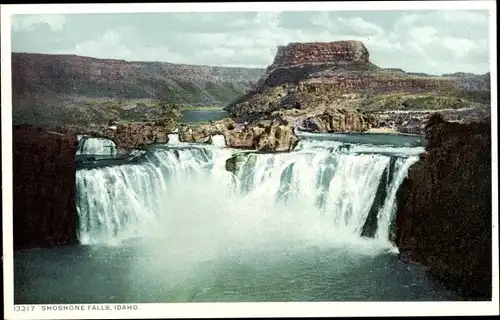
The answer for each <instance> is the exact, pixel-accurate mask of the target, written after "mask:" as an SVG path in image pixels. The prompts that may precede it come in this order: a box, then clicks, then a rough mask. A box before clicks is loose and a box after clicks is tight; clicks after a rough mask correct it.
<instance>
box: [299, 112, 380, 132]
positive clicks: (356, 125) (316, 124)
mask: <svg viewBox="0 0 500 320" xmlns="http://www.w3.org/2000/svg"><path fill="white" fill-rule="evenodd" d="M377 126H378V121H377V119H376V118H375V117H374V116H373V115H371V114H365V113H363V112H361V111H360V110H351V111H349V110H347V109H345V108H340V109H327V110H325V112H324V113H322V114H319V115H313V116H308V117H306V118H305V119H303V120H301V121H300V123H299V129H301V130H303V131H311V132H320V133H326V132H364V131H367V130H369V129H371V128H374V127H377Z"/></svg>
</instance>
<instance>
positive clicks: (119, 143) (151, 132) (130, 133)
mask: <svg viewBox="0 0 500 320" xmlns="http://www.w3.org/2000/svg"><path fill="white" fill-rule="evenodd" d="M172 130H173V125H165V124H163V123H156V122H131V123H123V124H117V125H113V126H101V125H95V126H92V127H76V126H71V127H66V128H64V130H63V131H64V132H68V133H75V134H83V135H87V136H90V137H98V138H105V139H109V140H112V141H113V142H114V143H115V144H116V148H117V151H118V152H119V153H123V152H126V151H130V150H133V149H138V148H142V147H145V146H147V145H150V144H153V143H167V142H168V134H170V133H171V132H172Z"/></svg>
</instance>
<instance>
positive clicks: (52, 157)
mask: <svg viewBox="0 0 500 320" xmlns="http://www.w3.org/2000/svg"><path fill="white" fill-rule="evenodd" d="M12 145H13V150H12V157H13V159H12V160H13V162H12V163H13V168H12V171H13V191H14V193H13V223H14V226H13V233H14V248H15V249H21V248H30V247H45V246H55V245H63V244H68V243H73V242H75V241H76V227H77V214H76V205H75V196H76V190H75V189H76V181H75V174H76V163H75V153H76V148H77V138H76V136H75V135H70V134H57V133H51V132H48V131H45V130H42V129H36V128H33V127H30V126H15V127H13V131H12Z"/></svg>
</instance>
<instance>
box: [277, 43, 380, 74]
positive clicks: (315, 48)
mask: <svg viewBox="0 0 500 320" xmlns="http://www.w3.org/2000/svg"><path fill="white" fill-rule="evenodd" d="M369 59H370V54H369V53H368V50H367V49H366V47H365V45H364V44H363V43H362V42H361V41H353V40H348V41H334V42H308V43H290V44H288V45H287V46H279V47H278V52H277V54H276V57H275V58H274V62H273V64H272V65H271V66H269V67H268V71H269V70H272V69H274V68H279V67H290V66H294V65H300V64H323V63H326V64H343V63H352V62H358V63H368V62H369Z"/></svg>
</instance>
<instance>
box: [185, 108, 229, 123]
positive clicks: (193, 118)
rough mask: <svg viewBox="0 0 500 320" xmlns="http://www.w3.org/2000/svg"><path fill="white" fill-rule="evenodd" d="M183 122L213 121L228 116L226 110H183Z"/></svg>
mask: <svg viewBox="0 0 500 320" xmlns="http://www.w3.org/2000/svg"><path fill="white" fill-rule="evenodd" d="M181 116H182V118H181V121H182V122H197V121H212V120H219V119H222V118H225V117H227V116H228V113H227V111H224V110H182V111H181Z"/></svg>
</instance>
